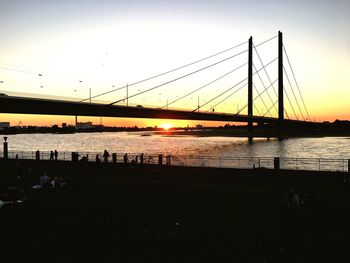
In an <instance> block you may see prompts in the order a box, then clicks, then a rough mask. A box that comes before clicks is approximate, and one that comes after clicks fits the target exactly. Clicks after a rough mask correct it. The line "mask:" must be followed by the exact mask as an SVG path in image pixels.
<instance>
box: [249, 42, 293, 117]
mask: <svg viewBox="0 0 350 263" xmlns="http://www.w3.org/2000/svg"><path fill="white" fill-rule="evenodd" d="M253 47H254V50H255V53H256V54H257V56H258V58H259V60H260V63H261V64H262V65H263V62H262V59H261V57H260V54H259V52H258V49H257V48H256V47H257V46H254V45H253ZM264 71H265V74H266V76H267V79H268V80H269V82H270V84H271V78H270V76H269V74H268V72H267V70H266V69H265V68H264ZM272 88H273V89H272V90H273V91H274V93H275V95H276V97H278V94H277V92H276V89H275V87H274V86H272ZM267 94H268V96H269V98H270V101H271V102H272V103H273V100H272V99H271V96H270V93H267ZM274 104H276V103H274ZM274 108H275V110H276V111H277V109H276V106H274ZM283 111H284V113H285V114H286V116H287V118H288V119H289V115H288V112H287V110H286V109H283ZM277 112H278V111H277Z"/></svg>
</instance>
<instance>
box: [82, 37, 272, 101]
mask: <svg viewBox="0 0 350 263" xmlns="http://www.w3.org/2000/svg"><path fill="white" fill-rule="evenodd" d="M277 36H278V35H276V36H274V37H271V38H269V39H267V40H265V41H263V42H261V43H259V44H258V45H257V47H258V46H261V45H263V44H265V43H267V42H269V41H271V40H273V39H274V38H276V37H277ZM246 43H248V41H245V42H243V43H240V44H238V45H236V46H233V47H231V48H228V49H225V50H223V51H220V52H218V53H215V54H213V55H210V56H208V57H205V58H202V59H199V60H196V61H194V62H191V63H188V64H186V65H183V66H180V67H177V68H174V69H171V70H168V71H166V72H163V73H160V74H157V75H154V76H152V77H148V78H145V79H143V80H139V81H136V82H133V83H130V84H128V85H125V86H123V87H120V88H117V89H114V90H110V91H107V92H103V93H101V94H97V95H94V96H92V97H91V98H87V99H84V100H81V101H80V102H83V101H86V100H89V99H93V98H96V97H99V96H102V95H106V94H109V93H111V92H114V91H117V90H120V89H124V88H126V87H127V86H128V87H130V86H134V85H137V84H140V83H143V82H146V81H148V80H151V79H154V78H157V77H160V76H163V75H166V74H169V73H172V72H174V71H177V70H180V69H183V68H186V67H189V66H192V65H194V64H197V63H199V62H202V61H204V60H207V59H209V58H212V57H215V56H218V55H221V54H223V53H225V52H227V51H230V50H233V49H235V48H238V47H240V46H242V45H244V44H246Z"/></svg>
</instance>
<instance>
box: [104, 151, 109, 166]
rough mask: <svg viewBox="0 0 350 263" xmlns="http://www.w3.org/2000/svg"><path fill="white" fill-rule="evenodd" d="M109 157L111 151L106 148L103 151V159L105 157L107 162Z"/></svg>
mask: <svg viewBox="0 0 350 263" xmlns="http://www.w3.org/2000/svg"><path fill="white" fill-rule="evenodd" d="M108 157H109V152H108V151H107V150H104V152H103V159H104V162H105V163H107V162H108Z"/></svg>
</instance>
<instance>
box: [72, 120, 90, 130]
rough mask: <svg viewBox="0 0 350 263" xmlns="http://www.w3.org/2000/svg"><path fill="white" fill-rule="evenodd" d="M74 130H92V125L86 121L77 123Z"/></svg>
mask: <svg viewBox="0 0 350 263" xmlns="http://www.w3.org/2000/svg"><path fill="white" fill-rule="evenodd" d="M75 128H76V129H77V130H83V129H91V128H93V125H92V122H91V121H88V122H77V124H76V125H75Z"/></svg>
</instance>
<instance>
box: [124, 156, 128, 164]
mask: <svg viewBox="0 0 350 263" xmlns="http://www.w3.org/2000/svg"><path fill="white" fill-rule="evenodd" d="M124 163H125V164H127V163H128V154H127V153H126V154H124Z"/></svg>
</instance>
